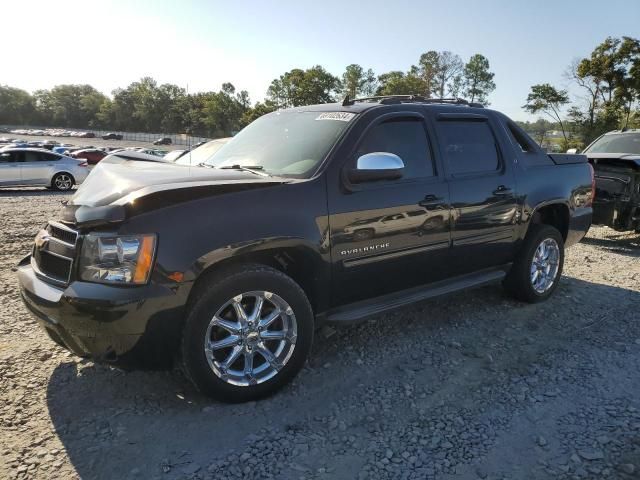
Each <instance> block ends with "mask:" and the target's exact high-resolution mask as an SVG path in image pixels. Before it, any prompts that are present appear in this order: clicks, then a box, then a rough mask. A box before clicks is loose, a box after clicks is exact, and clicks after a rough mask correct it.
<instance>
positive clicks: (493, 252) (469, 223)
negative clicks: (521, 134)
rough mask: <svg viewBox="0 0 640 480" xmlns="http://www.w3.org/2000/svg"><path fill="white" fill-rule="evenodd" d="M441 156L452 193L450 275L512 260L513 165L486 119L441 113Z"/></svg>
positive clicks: (515, 208)
mask: <svg viewBox="0 0 640 480" xmlns="http://www.w3.org/2000/svg"><path fill="white" fill-rule="evenodd" d="M435 126H436V132H437V136H438V144H439V148H440V153H441V155H442V158H443V159H444V164H445V168H446V170H447V178H448V180H449V188H450V195H451V215H452V226H451V242H452V250H451V264H450V267H451V269H452V273H457V274H461V273H470V272H473V271H477V270H481V269H484V268H487V267H493V266H497V265H501V264H504V263H508V262H510V261H512V260H513V254H514V248H515V244H514V242H515V236H516V235H515V234H516V223H517V221H518V204H517V198H516V191H515V190H516V185H515V180H514V174H513V169H512V166H511V165H510V163H509V161H507V158H506V156H505V155H504V154H503V152H502V150H501V149H500V145H499V142H498V140H497V136H496V134H495V128H496V126H494V125H493V124H492V121H491V119H490V118H489V117H487V116H484V115H478V114H443V113H441V114H439V115H436V117H435Z"/></svg>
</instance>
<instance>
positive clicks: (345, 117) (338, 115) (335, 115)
mask: <svg viewBox="0 0 640 480" xmlns="http://www.w3.org/2000/svg"><path fill="white" fill-rule="evenodd" d="M355 116H356V114H355V113H349V112H326V113H322V114H320V115H318V117H317V118H316V120H338V121H340V122H348V121H349V120H351V119H352V118H353V117H355Z"/></svg>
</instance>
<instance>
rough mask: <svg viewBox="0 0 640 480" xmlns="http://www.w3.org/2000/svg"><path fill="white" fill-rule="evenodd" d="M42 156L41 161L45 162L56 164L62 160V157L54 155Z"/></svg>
mask: <svg viewBox="0 0 640 480" xmlns="http://www.w3.org/2000/svg"><path fill="white" fill-rule="evenodd" d="M41 155H42V157H41V160H43V161H47V162H55V161H57V160H60V157H59V156H58V155H56V154H54V153H42V154H41Z"/></svg>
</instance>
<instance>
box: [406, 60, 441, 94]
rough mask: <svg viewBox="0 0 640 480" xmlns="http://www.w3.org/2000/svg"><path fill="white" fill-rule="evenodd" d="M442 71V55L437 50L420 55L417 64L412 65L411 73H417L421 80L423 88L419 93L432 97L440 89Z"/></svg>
mask: <svg viewBox="0 0 640 480" xmlns="http://www.w3.org/2000/svg"><path fill="white" fill-rule="evenodd" d="M439 71H440V55H439V54H438V52H436V51H435V50H429V51H428V52H426V53H423V54H422V55H420V60H418V65H417V66H412V67H411V69H410V71H409V72H410V73H409V75H412V74H413V75H415V76H417V77H419V78H420V80H421V85H420V87H421V90H420V91H418V92H413V93H418V94H421V95H423V96H424V97H426V98H431V97H432V96H433V95H434V92H437V91H438V84H439V82H438V73H439Z"/></svg>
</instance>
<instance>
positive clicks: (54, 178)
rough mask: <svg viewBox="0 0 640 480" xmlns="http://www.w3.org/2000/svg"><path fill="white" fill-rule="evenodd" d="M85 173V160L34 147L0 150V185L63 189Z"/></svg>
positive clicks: (80, 181) (69, 188)
mask: <svg viewBox="0 0 640 480" xmlns="http://www.w3.org/2000/svg"><path fill="white" fill-rule="evenodd" d="M88 174H89V168H88V164H87V161H86V160H84V159H75V158H70V157H65V156H64V155H60V154H58V153H53V152H50V151H49V150H44V149H38V148H4V149H1V150H0V187H15V186H43V187H49V188H53V189H55V190H60V191H67V190H71V187H73V186H74V185H78V184H80V183H82V182H83V181H84V180H85V178H87V175H88Z"/></svg>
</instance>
